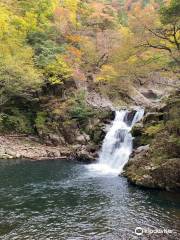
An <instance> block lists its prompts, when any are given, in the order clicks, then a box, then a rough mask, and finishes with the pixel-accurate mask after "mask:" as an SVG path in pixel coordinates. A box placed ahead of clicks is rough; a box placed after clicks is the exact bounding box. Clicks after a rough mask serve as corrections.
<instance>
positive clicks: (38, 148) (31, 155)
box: [0, 135, 97, 163]
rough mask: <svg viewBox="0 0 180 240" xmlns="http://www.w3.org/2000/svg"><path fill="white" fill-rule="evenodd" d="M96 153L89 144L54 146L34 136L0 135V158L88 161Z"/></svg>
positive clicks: (93, 158)
mask: <svg viewBox="0 0 180 240" xmlns="http://www.w3.org/2000/svg"><path fill="white" fill-rule="evenodd" d="M88 147H89V148H88ZM96 154H97V153H96V152H95V151H94V152H93V150H92V149H91V148H90V146H82V145H78V144H77V145H68V146H62V145H56V146H54V145H48V144H44V143H42V142H41V140H40V139H39V138H38V137H36V136H25V135H4V136H0V159H27V160H35V161H40V160H56V159H57V160H65V159H72V160H78V161H81V162H86V163H89V162H93V161H95V160H96Z"/></svg>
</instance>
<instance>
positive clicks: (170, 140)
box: [123, 92, 180, 191]
mask: <svg viewBox="0 0 180 240" xmlns="http://www.w3.org/2000/svg"><path fill="white" fill-rule="evenodd" d="M132 134H133V136H134V137H135V150H134V152H133V153H132V156H131V158H130V160H129V162H128V163H127V164H126V166H125V167H124V174H123V175H124V176H126V177H127V178H128V179H129V181H130V182H132V183H134V184H136V185H139V186H143V187H149V188H160V189H166V190H176V191H180V158H179V156H180V140H179V139H180V94H179V92H176V94H175V95H174V96H170V97H169V98H168V100H167V101H166V103H164V104H163V107H162V108H160V109H159V110H158V111H157V112H152V113H147V114H146V115H145V117H144V119H143V122H142V123H140V124H138V125H137V126H135V127H134V128H133V130H132Z"/></svg>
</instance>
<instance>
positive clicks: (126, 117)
mask: <svg viewBox="0 0 180 240" xmlns="http://www.w3.org/2000/svg"><path fill="white" fill-rule="evenodd" d="M143 115H144V109H136V110H133V111H128V110H122V111H116V116H115V119H114V121H113V122H112V126H111V127H110V129H109V131H108V132H107V134H106V136H105V139H104V141H103V145H102V149H101V152H100V154H99V160H98V163H96V164H92V165H90V166H89V168H91V170H96V171H100V172H102V173H115V174H120V173H121V172H122V170H123V167H124V165H125V164H126V163H127V162H128V160H129V157H130V154H131V153H132V149H133V137H132V134H131V132H130V131H131V129H132V127H133V126H134V124H135V123H136V122H138V121H140V120H141V119H142V117H143Z"/></svg>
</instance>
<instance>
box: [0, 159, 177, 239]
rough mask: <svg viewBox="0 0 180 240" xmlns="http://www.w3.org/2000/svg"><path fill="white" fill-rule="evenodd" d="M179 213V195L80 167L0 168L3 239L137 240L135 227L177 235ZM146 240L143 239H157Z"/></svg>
mask: <svg viewBox="0 0 180 240" xmlns="http://www.w3.org/2000/svg"><path fill="white" fill-rule="evenodd" d="M0 164H1V162H0ZM19 178H20V179H21V180H19ZM179 213H180V206H179V195H174V194H172V193H165V192H158V191H152V190H151V191H144V190H141V189H138V188H137V187H133V186H130V185H129V184H128V183H127V181H126V179H124V178H120V177H117V176H116V175H114V174H109V173H108V174H99V173H98V171H96V173H95V174H94V171H92V169H91V167H90V168H89V167H88V168H87V167H85V166H83V165H80V164H73V163H68V162H59V161H54V162H46V161H45V162H41V163H31V162H26V163H24V162H23V163H21V162H18V164H12V165H11V164H6V165H4V167H3V170H2V168H1V167H0V237H1V238H2V239H3V240H15V239H18V240H24V239H28V240H30V239H33V240H36V239H37V240H45V239H53V240H54V239H55V240H56V239H57V240H59V239H60V240H67V239H68V240H69V239H72V240H74V239H77V240H80V239H83V240H86V239H87V240H99V239H103V240H104V239H105V240H106V239H107V240H111V239H112V240H116V239H117V240H119V239H125V240H127V239H137V237H136V236H135V233H134V230H135V228H136V227H137V226H142V227H146V228H147V227H149V228H155V227H156V228H168V229H174V230H176V231H178V230H179V228H180V226H179V222H180V221H179V220H180V214H179ZM149 237H150V236H146V235H144V236H143V239H157V238H156V237H154V236H151V237H150V238H149ZM179 238H180V235H175V234H174V235H173V236H167V235H166V236H164V239H173V240H175V239H179ZM158 239H163V238H162V236H161V237H159V236H158Z"/></svg>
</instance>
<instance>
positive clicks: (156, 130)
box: [145, 122, 164, 137]
mask: <svg viewBox="0 0 180 240" xmlns="http://www.w3.org/2000/svg"><path fill="white" fill-rule="evenodd" d="M163 129H164V124H163V123H162V122H161V123H158V124H156V125H154V126H149V127H147V128H146V129H145V134H146V135H148V136H149V137H153V136H155V135H156V134H157V133H159V132H160V131H162V130H163Z"/></svg>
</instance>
